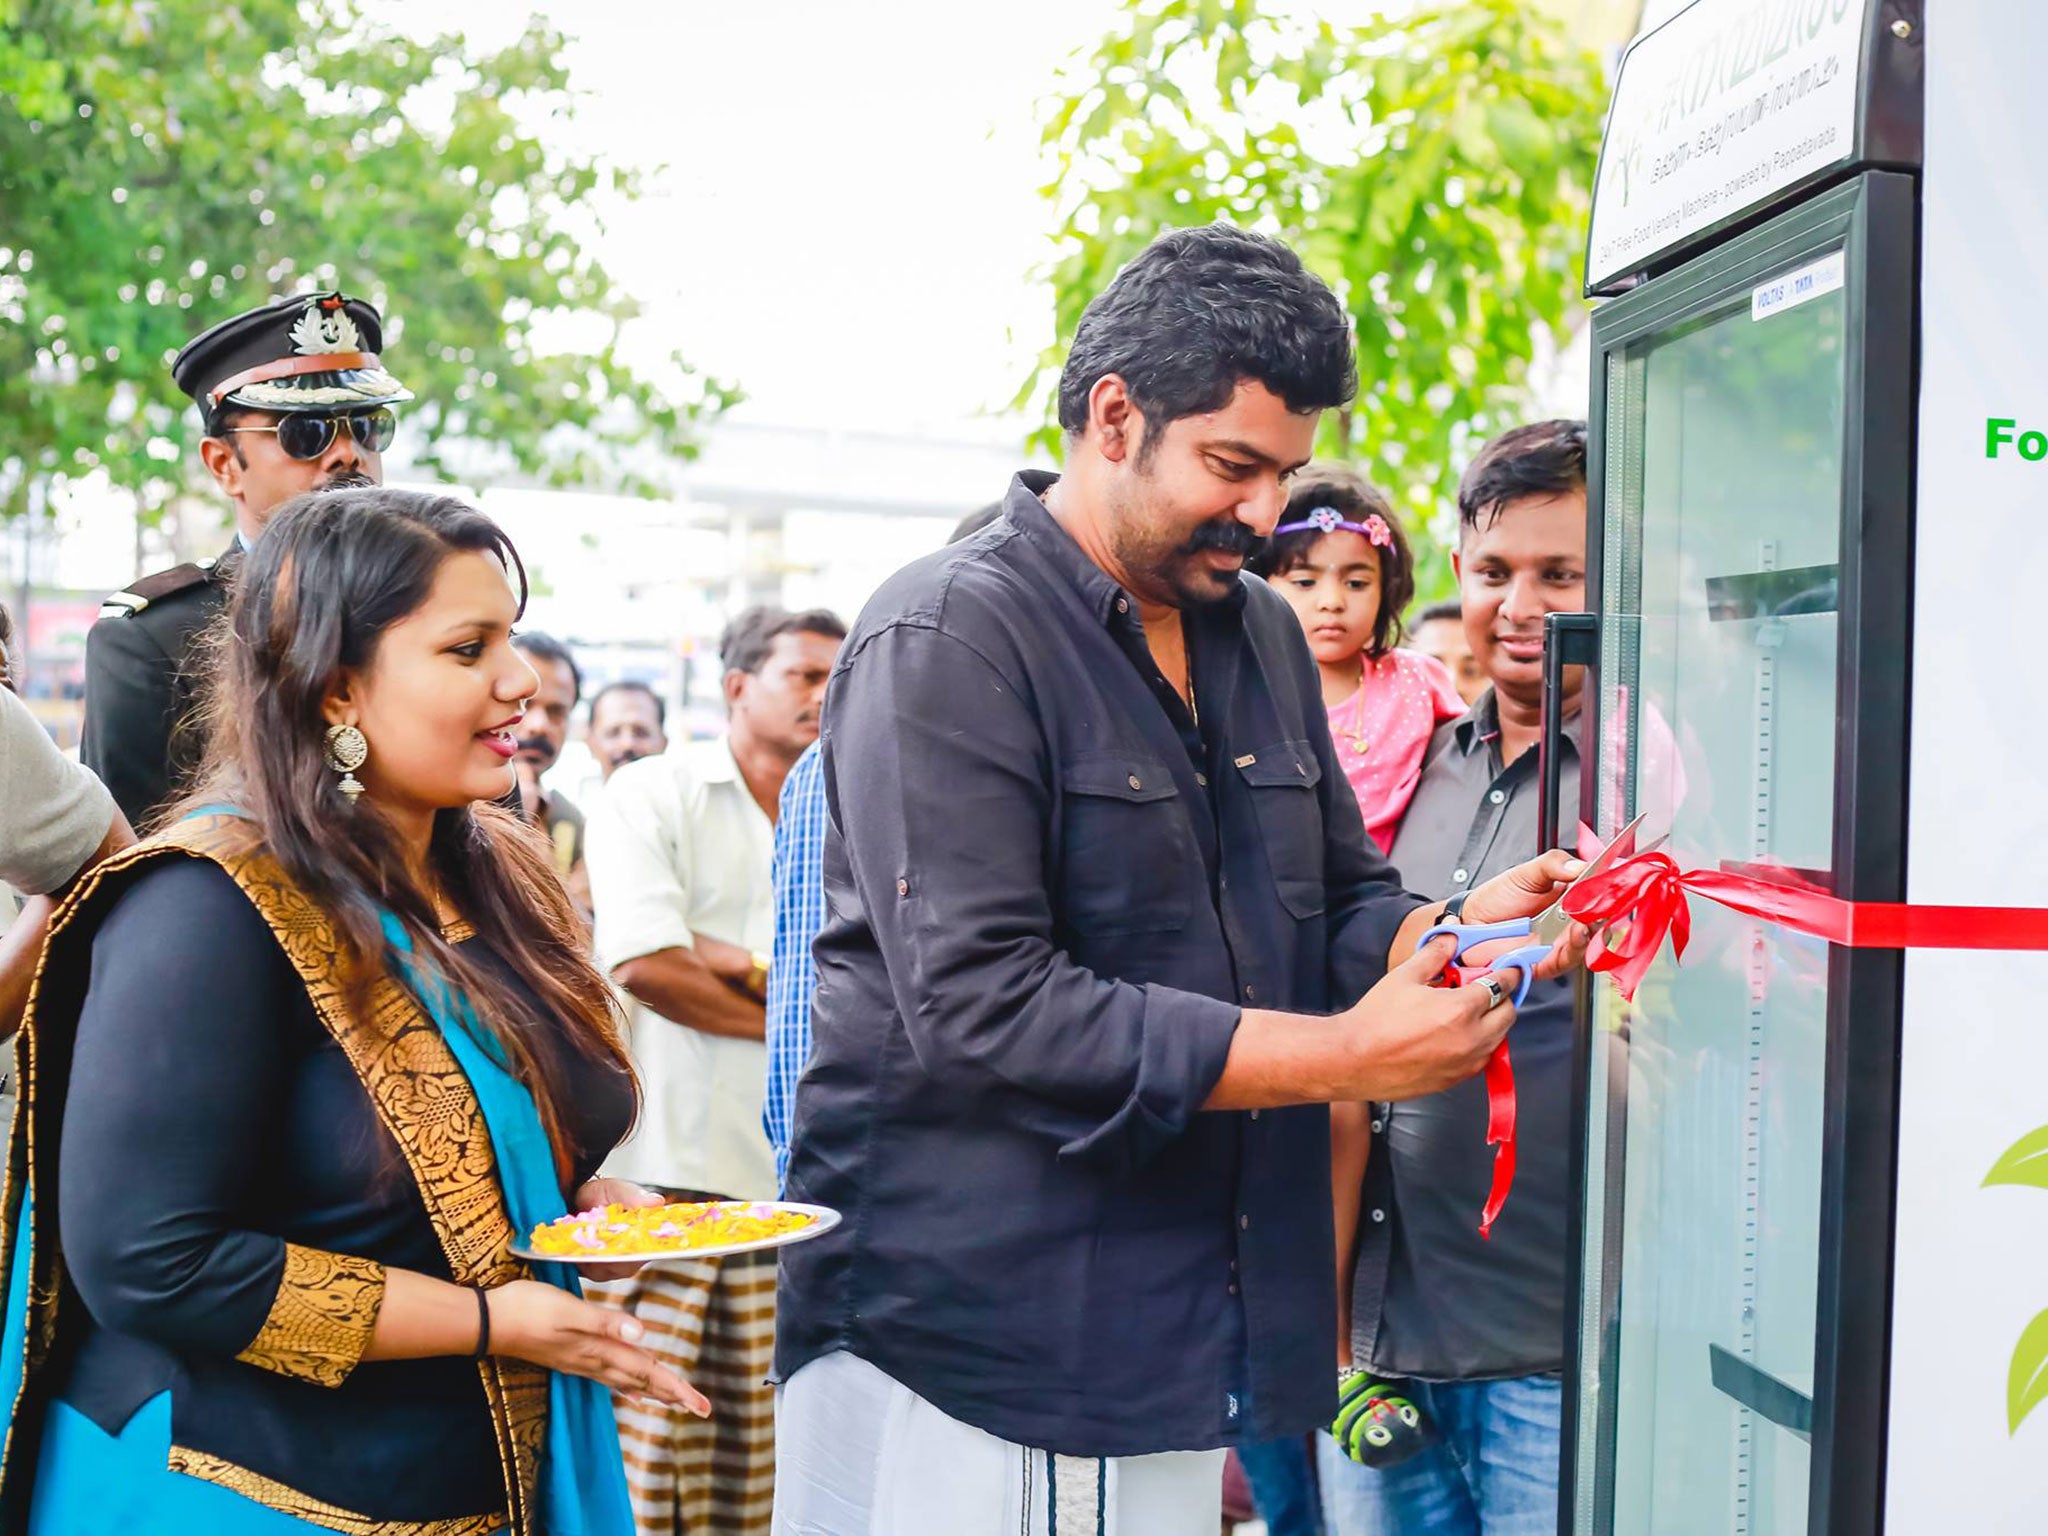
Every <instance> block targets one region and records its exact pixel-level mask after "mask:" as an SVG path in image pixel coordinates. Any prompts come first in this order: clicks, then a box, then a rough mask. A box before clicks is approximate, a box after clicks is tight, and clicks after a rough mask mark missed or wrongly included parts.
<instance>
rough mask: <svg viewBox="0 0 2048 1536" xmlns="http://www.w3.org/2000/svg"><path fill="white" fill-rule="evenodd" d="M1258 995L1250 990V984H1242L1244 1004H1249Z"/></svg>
mask: <svg viewBox="0 0 2048 1536" xmlns="http://www.w3.org/2000/svg"><path fill="white" fill-rule="evenodd" d="M1258 995H1259V994H1258V993H1256V992H1254V991H1253V990H1252V984H1251V983H1250V982H1246V983H1245V984H1244V1000H1245V1001H1246V1002H1250V1001H1251V1000H1252V999H1253V998H1255V997H1257V996H1258Z"/></svg>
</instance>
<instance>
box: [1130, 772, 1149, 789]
mask: <svg viewBox="0 0 2048 1536" xmlns="http://www.w3.org/2000/svg"><path fill="white" fill-rule="evenodd" d="M1128 782H1129V784H1130V786H1131V788H1133V789H1143V788H1144V787H1145V784H1144V781H1143V780H1142V779H1140V778H1139V777H1138V776H1137V775H1136V774H1135V773H1134V774H1132V775H1131V777H1130V779H1129V781H1128Z"/></svg>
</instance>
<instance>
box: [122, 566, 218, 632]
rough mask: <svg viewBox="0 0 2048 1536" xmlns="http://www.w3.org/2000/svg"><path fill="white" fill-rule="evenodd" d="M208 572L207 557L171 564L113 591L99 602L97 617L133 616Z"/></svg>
mask: <svg viewBox="0 0 2048 1536" xmlns="http://www.w3.org/2000/svg"><path fill="white" fill-rule="evenodd" d="M212 574H213V561H212V560H210V559H209V560H201V561H198V562H197V563H194V562H192V561H187V562H186V563H185V564H183V565H174V566H172V567H171V568H170V569H169V570H168V571H158V572H157V573H156V574H155V575H153V576H145V577H143V578H142V579H141V580H140V581H138V582H136V583H135V584H134V585H133V586H131V587H129V588H128V589H127V590H126V591H123V592H116V593H115V594H114V595H113V596H112V597H110V598H108V599H107V600H106V601H105V602H104V603H101V604H100V617H101V618H103V619H116V618H133V617H134V616H135V615H136V614H138V613H140V612H142V610H143V609H145V608H147V607H148V606H149V605H150V604H151V603H154V602H160V601H162V600H163V599H164V598H167V597H169V596H170V595H171V594H172V593H174V592H183V591H184V590H185V589H186V588H188V587H196V586H198V585H199V584H200V583H201V582H202V581H205V580H206V579H207V578H208V577H209V576H211V575H212Z"/></svg>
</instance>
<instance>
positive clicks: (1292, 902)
mask: <svg viewBox="0 0 2048 1536" xmlns="http://www.w3.org/2000/svg"><path fill="white" fill-rule="evenodd" d="M1236 762H1237V771H1238V773H1239V774H1241V775H1242V776H1243V778H1244V783H1245V788H1246V789H1247V791H1249V793H1250V797H1251V802H1252V810H1253V812H1254V814H1255V815H1256V816H1257V817H1258V822H1259V836H1260V838H1261V839H1262V840H1263V841H1264V842H1265V845H1266V863H1267V865H1268V866H1269V867H1270V868H1271V870H1272V873H1273V887H1274V890H1275V891H1276V892H1277V893H1278V895H1279V897H1280V904H1281V905H1282V906H1284V907H1285V908H1286V909H1287V910H1288V912H1289V913H1290V914H1291V915H1292V916H1294V917H1315V916H1317V915H1318V914H1319V913H1321V912H1322V910H1323V907H1324V905H1325V898H1324V895H1323V807H1322V800H1321V798H1320V797H1319V796H1318V795H1317V793H1316V786H1317V785H1318V784H1320V783H1321V782H1322V779H1323V765H1322V764H1321V763H1320V762H1318V761H1317V759H1316V755H1315V753H1313V752H1311V751H1310V750H1309V747H1308V743H1307V742H1304V741H1282V742H1276V743H1274V744H1273V745H1272V746H1269V747H1261V748H1259V749H1258V751H1256V752H1247V753H1245V754H1243V755H1242V756H1241V757H1239V758H1238V759H1237V760H1236Z"/></svg>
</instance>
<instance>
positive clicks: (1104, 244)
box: [1019, 0, 1606, 575]
mask: <svg viewBox="0 0 2048 1536" xmlns="http://www.w3.org/2000/svg"><path fill="white" fill-rule="evenodd" d="M1327 9H1328V7H1327V6H1324V7H1318V6H1317V5H1315V4H1313V3H1310V0H1300V3H1299V4H1298V5H1293V6H1288V5H1284V4H1282V3H1280V0H1268V3H1266V4H1259V3H1255V0H1125V4H1124V6H1123V10H1122V14H1121V16H1120V17H1119V20H1118V23H1117V25H1116V27H1115V29H1114V30H1113V31H1112V32H1111V33H1110V34H1109V35H1108V36H1107V37H1106V38H1104V39H1103V41H1102V43H1101V44H1100V45H1099V46H1098V47H1097V48H1096V49H1095V50H1094V52H1093V53H1092V54H1090V55H1088V56H1086V57H1085V58H1081V59H1077V61H1076V62H1075V64H1074V65H1073V66H1071V68H1070V69H1069V71H1068V73H1067V75H1066V76H1065V77H1064V79H1063V80H1062V82H1061V87H1060V91H1059V94H1058V95H1057V96H1056V97H1055V98H1054V99H1053V100H1052V101H1051V102H1050V103H1049V116H1048V118H1047V121H1046V125H1045V133H1044V136H1045V143H1046V146H1047V149H1048V151H1049V153H1050V154H1051V156H1052V158H1053V160H1054V161H1055V162H1056V164H1057V171H1058V174H1057V175H1056V176H1055V178H1054V179H1053V180H1052V181H1051V182H1050V183H1049V184H1048V185H1047V186H1046V187H1045V188H1044V191H1045V195H1046V196H1047V197H1048V198H1049V199H1051V200H1052V201H1053V203H1054V204H1055V206H1056V207H1057V209H1058V212H1059V227H1058V231H1057V235H1056V240H1057V255H1056V258H1055V260H1054V262H1053V264H1052V266H1051V268H1050V275H1051V280H1052V286H1053V291H1054V295H1055V300H1056V303H1057V307H1058V316H1059V334H1060V335H1061V336H1062V337H1067V336H1071V335H1072V333H1073V328H1074V325H1075V323H1076V322H1077V321H1078V320H1079V318H1080V315H1081V311H1082V309H1083V308H1084V307H1085V306H1086V304H1087V303H1088V300H1089V299H1090V298H1092V297H1093V296H1094V295H1095V294H1096V293H1097V292H1099V291H1100V290H1101V289H1102V287H1103V286H1104V285H1105V284H1106V283H1108V281H1109V279H1110V278H1111V277H1112V276H1113V275H1114V274H1115V273H1116V271H1117V269H1118V268H1119V267H1121V266H1122V265H1123V264H1124V263H1125V262H1126V261H1127V260H1129V259H1130V257H1131V256H1133V255H1134V254H1136V253H1137V251H1138V250H1140V249H1141V248H1142V247H1143V246H1144V245H1145V243H1146V242H1147V241H1148V240H1150V239H1151V238H1152V237H1153V236H1154V235H1155V234H1157V233H1158V232H1159V231H1160V230H1161V229H1165V228H1168V227H1171V226H1175V225H1186V224H1199V223H1208V222H1210V221H1212V220H1216V219H1224V220H1228V221H1230V222H1232V223H1235V224H1240V225H1243V226H1246V227H1248V228H1254V229H1259V230H1263V231H1265V232H1267V233H1270V234H1273V235H1277V236H1278V237H1279V238H1281V239H1283V240H1285V241H1287V242H1288V243H1289V244H1290V245H1292V246H1293V247H1294V248H1295V250H1297V251H1299V252H1300V253H1301V255H1302V257H1303V259H1304V260H1305V261H1307V263H1308V264H1309V266H1310V267H1311V268H1313V269H1314V270H1315V271H1316V272H1318V273H1319V274H1321V276H1322V277H1323V278H1324V279H1326V280H1327V281H1328V282H1329V283H1330V284H1331V285H1332V286H1333V287H1334V288H1335V289H1336V291H1337V293H1338V294H1339V296H1340V297H1341V298H1342V299H1343V300H1344V302H1345V304H1346V306H1347V307H1348V308H1349V309H1350V311H1351V313H1352V316H1353V317H1354V319H1355V321H1356V324H1357V331H1358V352H1359V359H1358V361H1359V377H1360V379H1361V381H1362V383H1361V389H1360V391H1359V398H1358V402H1357V405H1356V406H1355V408H1354V409H1352V410H1350V411H1348V412H1345V413H1342V414H1341V416H1337V415H1333V418H1332V419H1331V420H1330V421H1328V422H1327V423H1326V426H1325V432H1324V438H1323V441H1322V442H1321V443H1320V444H1319V448H1320V450H1321V451H1323V452H1325V453H1329V454H1333V455H1337V456H1341V457H1344V458H1348V459H1350V460H1352V461H1353V462H1355V463H1358V464H1359V465H1360V466H1361V467H1362V468H1364V469H1365V470H1367V472H1369V473H1370V474H1371V475H1372V476H1373V478H1374V479H1375V480H1377V481H1378V482H1379V483H1381V484H1382V485H1383V486H1385V487H1386V488H1387V489H1388V491H1389V492H1390V494H1391V495H1392V496H1393V498H1394V501H1395V504H1396V505H1397V506H1400V507H1404V508H1405V509H1406V510H1407V511H1408V512H1409V514H1410V519H1409V520H1410V521H1411V522H1412V523H1417V524H1419V525H1421V526H1422V527H1423V528H1425V529H1427V528H1430V527H1432V526H1434V527H1436V528H1438V529H1439V531H1441V529H1442V527H1443V514H1444V512H1445V509H1446V508H1448V506H1449V505H1450V503H1451V501H1452V497H1453V492H1454V491H1455V488H1456V483H1457V469H1456V466H1457V465H1458V463H1459V461H1460V459H1461V458H1462V457H1465V456H1469V451H1470V448H1471V447H1473V446H1476V440H1477V439H1480V438H1483V437H1484V436H1486V435H1487V434H1490V433H1491V432H1493V431H1496V430H1498V429H1500V428H1501V427H1503V426H1506V425H1508V424H1510V423H1511V422H1512V421H1513V420H1515V419H1517V418H1518V417H1520V416H1521V415H1522V414H1524V413H1525V411H1526V409H1527V406H1528V396H1527V379H1528V369H1529V364H1530V361H1531V359H1532V357H1533V356H1534V354H1535V352H1536V349H1537V347H1538V341H1537V337H1538V334H1539V333H1544V334H1547V335H1548V336H1549V337H1550V338H1552V339H1553V340H1554V341H1557V342H1562V341H1563V340H1565V339H1566V338H1567V337H1568V335H1569V333H1570V331H1571V330H1572V329H1573V328H1574V327H1575V326H1576V325H1577V324H1578V323H1579V322H1580V320H1581V319H1582V318H1583V314H1584V309H1583V305H1582V304H1581V303H1580V300H1579V297H1578V294H1579V289H1580V269H1581V260H1582V255H1581V253H1582V247H1583V243H1584V238H1585V229H1586V220H1587V216H1588V211H1589V207H1590V187H1591V183H1592V178H1593V168H1594V160H1595V156H1596V154H1597V151H1598V148H1599V139H1600V125H1601V117H1602V113H1603V111H1604V108H1605V102H1606V85H1605V80H1604V76H1603V73H1602V69H1601V66H1600V62H1599V60H1598V59H1597V58H1596V57H1595V56H1594V55H1593V54H1592V53H1590V52H1589V51H1587V50H1586V49H1584V48H1581V47H1578V46H1576V45H1574V44H1573V43H1571V42H1570V41H1568V39H1567V38H1566V37H1565V35H1564V32H1563V30H1562V28H1561V27H1560V26H1559V25H1558V23H1557V22H1556V21H1554V20H1553V19H1551V17H1550V16H1549V15H1548V14H1547V13H1546V12H1544V11H1542V10H1541V9H1539V8H1538V7H1536V6H1533V5H1529V4H1527V3H1525V0H1453V3H1443V0H1423V3H1420V4H1417V5H1414V6H1410V7H1401V6H1390V7H1388V8H1387V10H1388V11H1389V12H1390V13H1391V14H1387V15H1383V16H1380V17H1377V18H1376V19H1373V20H1370V21H1367V22H1364V23H1361V24H1358V25H1348V26H1347V25H1338V24H1335V23H1333V22H1331V21H1328V20H1325V19H1321V18H1320V17H1319V15H1318V11H1319V10H1321V11H1327ZM1063 356H1064V353H1063V351H1062V350H1060V349H1058V348H1056V349H1055V350H1054V351H1052V352H1050V353H1048V354H1047V356H1046V357H1045V358H1043V359H1042V360H1041V365H1040V368H1039V370H1038V372H1037V374H1036V375H1035V377H1034V378H1033V379H1032V380H1031V381H1030V382H1029V383H1028V384H1027V385H1026V386H1025V388H1024V390H1023V391H1022V392H1021V394H1020V396H1019V402H1020V403H1021V404H1026V405H1034V406H1036V407H1037V408H1038V409H1040V410H1043V411H1044V412H1045V413H1046V414H1047V415H1048V416H1050V415H1051V412H1052V407H1053V403H1054V399H1055V390H1054V385H1055V382H1056V380H1057V378H1058V373H1059V366H1060V363H1061V361H1062V359H1063ZM1050 430H1051V429H1048V431H1049V432H1050ZM1425 575H1426V573H1425Z"/></svg>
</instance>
